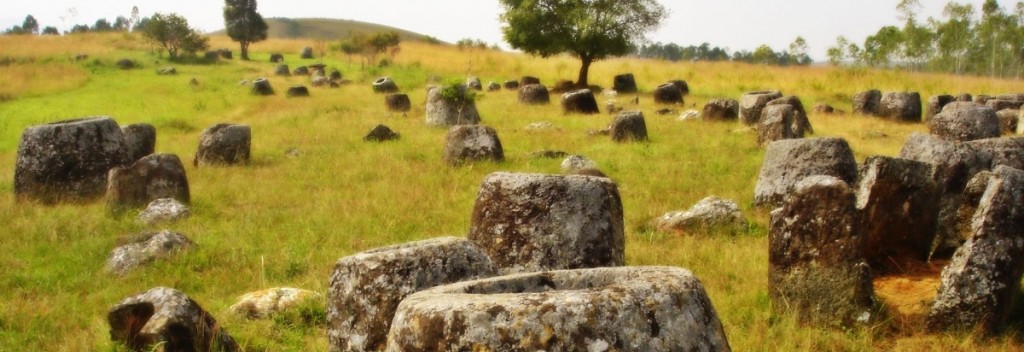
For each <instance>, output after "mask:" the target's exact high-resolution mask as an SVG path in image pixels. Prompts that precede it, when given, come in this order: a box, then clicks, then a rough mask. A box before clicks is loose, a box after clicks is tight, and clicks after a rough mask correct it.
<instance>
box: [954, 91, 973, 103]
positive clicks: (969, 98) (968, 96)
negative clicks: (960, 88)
mask: <svg viewBox="0 0 1024 352" xmlns="http://www.w3.org/2000/svg"><path fill="white" fill-rule="evenodd" d="M956 101H965V102H973V101H974V97H973V96H971V94H970V93H960V94H957V95H956Z"/></svg>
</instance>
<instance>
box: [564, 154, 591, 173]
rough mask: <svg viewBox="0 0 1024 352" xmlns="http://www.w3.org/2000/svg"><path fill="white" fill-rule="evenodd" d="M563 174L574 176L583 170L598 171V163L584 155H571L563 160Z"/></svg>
mask: <svg viewBox="0 0 1024 352" xmlns="http://www.w3.org/2000/svg"><path fill="white" fill-rule="evenodd" d="M561 169H562V173H563V174H573V173H576V172H577V171H579V170H583V169H597V163H595V162H594V161H593V160H590V159H588V158H587V157H585V156H582V155H570V156H568V157H566V158H565V160H562V164H561Z"/></svg>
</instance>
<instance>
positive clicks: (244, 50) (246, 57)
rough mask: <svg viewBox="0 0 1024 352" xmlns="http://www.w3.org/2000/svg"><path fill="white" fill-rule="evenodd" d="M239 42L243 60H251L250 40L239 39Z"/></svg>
mask: <svg viewBox="0 0 1024 352" xmlns="http://www.w3.org/2000/svg"><path fill="white" fill-rule="evenodd" d="M238 44H239V45H240V46H241V50H240V51H241V52H242V60H247V61H248V60H249V42H247V41H244V40H243V41H239V42H238Z"/></svg>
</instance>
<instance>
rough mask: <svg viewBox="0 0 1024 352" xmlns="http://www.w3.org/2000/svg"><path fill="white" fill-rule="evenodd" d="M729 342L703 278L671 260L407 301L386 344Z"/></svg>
mask: <svg viewBox="0 0 1024 352" xmlns="http://www.w3.org/2000/svg"><path fill="white" fill-rule="evenodd" d="M427 350H437V351H471V350H473V351H513V350H514V351H549V352H558V351H650V352H667V351H730V347H729V343H728V341H727V339H726V336H725V331H724V329H723V328H722V323H721V321H720V320H719V319H718V315H717V313H716V312H715V309H714V306H713V305H712V303H711V300H710V299H709V298H708V295H707V293H706V292H705V290H704V288H703V285H702V284H701V282H700V281H699V280H698V279H697V278H696V277H695V276H694V275H693V274H692V273H691V272H690V271H689V270H686V269H681V268H674V267H624V268H597V269H582V270H559V271H550V272H542V273H527V274H518V275H508V276H502V277H496V278H490V279H481V280H475V281H468V282H462V283H456V284H450V285H445V286H438V287H435V288H432V289H429V290H425V291H422V292H419V293H416V294H413V295H411V296H409V297H408V298H406V299H405V300H404V301H402V304H401V305H399V307H398V310H397V312H396V313H395V320H394V323H393V325H392V327H391V332H390V333H389V334H388V349H387V351H395V352H397V351H427Z"/></svg>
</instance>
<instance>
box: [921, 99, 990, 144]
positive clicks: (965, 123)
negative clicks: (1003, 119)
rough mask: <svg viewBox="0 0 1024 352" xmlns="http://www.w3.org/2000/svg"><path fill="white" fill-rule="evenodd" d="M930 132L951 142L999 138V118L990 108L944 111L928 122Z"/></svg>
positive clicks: (972, 107)
mask: <svg viewBox="0 0 1024 352" xmlns="http://www.w3.org/2000/svg"><path fill="white" fill-rule="evenodd" d="M928 131H929V132H931V134H934V135H936V136H939V137H940V138H944V139H948V140H951V141H962V142H965V141H973V140H976V139H985V138H994V137H999V117H998V116H996V112H995V111H994V110H992V108H989V107H980V106H971V107H963V108H956V109H944V110H943V111H942V112H940V113H939V114H938V115H935V117H933V118H932V119H931V121H928Z"/></svg>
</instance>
